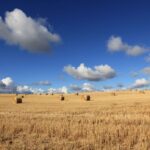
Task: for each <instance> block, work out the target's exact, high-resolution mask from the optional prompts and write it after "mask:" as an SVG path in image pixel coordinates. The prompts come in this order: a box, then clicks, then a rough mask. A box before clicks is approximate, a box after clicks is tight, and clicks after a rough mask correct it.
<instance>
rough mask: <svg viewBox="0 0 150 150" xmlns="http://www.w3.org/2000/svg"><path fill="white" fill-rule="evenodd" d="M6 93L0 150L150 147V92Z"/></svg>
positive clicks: (1, 100)
mask: <svg viewBox="0 0 150 150" xmlns="http://www.w3.org/2000/svg"><path fill="white" fill-rule="evenodd" d="M89 94H90V95H91V98H92V99H91V101H85V100H84V99H83V94H80V95H79V96H77V95H75V94H66V95H64V96H65V101H60V100H59V95H26V96H25V98H24V99H23V103H22V104H15V103H14V97H15V95H4V94H1V95H0V150H130V149H132V150H149V149H150V91H145V94H144V93H139V92H138V91H120V92H116V96H113V95H112V94H111V93H109V92H94V93H89Z"/></svg>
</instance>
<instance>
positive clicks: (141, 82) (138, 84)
mask: <svg viewBox="0 0 150 150" xmlns="http://www.w3.org/2000/svg"><path fill="white" fill-rule="evenodd" d="M149 85H150V82H149V81H148V80H146V79H145V78H141V79H137V80H135V82H134V83H133V85H132V88H144V87H147V86H149Z"/></svg>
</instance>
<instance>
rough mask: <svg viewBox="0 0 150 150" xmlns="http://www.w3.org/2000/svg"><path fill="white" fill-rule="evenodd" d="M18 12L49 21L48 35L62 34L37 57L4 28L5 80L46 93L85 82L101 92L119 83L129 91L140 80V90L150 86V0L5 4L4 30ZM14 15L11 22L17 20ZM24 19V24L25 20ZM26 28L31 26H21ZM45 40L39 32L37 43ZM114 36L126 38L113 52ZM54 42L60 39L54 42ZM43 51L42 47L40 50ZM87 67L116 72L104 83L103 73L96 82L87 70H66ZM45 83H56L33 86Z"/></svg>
mask: <svg viewBox="0 0 150 150" xmlns="http://www.w3.org/2000/svg"><path fill="white" fill-rule="evenodd" d="M16 8H17V9H18V10H20V11H21V12H22V13H23V14H25V15H26V17H30V18H32V20H33V21H34V22H36V23H37V22H38V20H44V24H43V23H41V22H40V23H41V24H42V25H43V26H44V27H45V28H46V29H47V30H48V32H50V33H52V34H53V35H54V34H57V35H58V36H59V39H57V40H56V39H54V37H51V38H53V39H50V40H49V39H48V41H47V42H49V43H50V47H51V46H52V49H50V48H49V47H48V48H49V49H50V50H49V49H46V50H47V51H48V52H47V53H36V52H34V53H33V52H31V51H32V50H33V49H32V50H29V49H30V48H28V47H27V45H26V46H23V45H22V43H25V42H24V41H21V42H20V41H19V42H20V43H19V44H18V41H17V40H18V39H17V38H16V36H14V35H13V38H10V37H11V36H12V31H10V30H8V32H9V33H8V35H7V34H6V36H5V35H4V34H2V31H1V30H0V39H1V40H0V53H1V58H0V80H2V79H4V78H7V77H10V78H11V79H12V80H13V82H14V84H15V85H16V86H17V85H21V86H24V85H28V86H31V87H34V88H43V89H47V88H50V87H51V88H60V87H62V86H66V87H69V86H70V85H77V86H82V85H83V84H84V83H89V84H91V85H93V86H94V88H96V89H101V88H102V87H103V86H112V87H115V86H116V85H117V84H118V83H122V84H124V86H125V87H127V86H130V85H135V84H137V83H136V80H140V82H139V84H140V85H138V86H137V87H145V86H146V87H147V85H149V74H150V69H149V68H148V69H149V70H148V69H147V70H146V72H145V70H144V68H145V67H149V60H148V58H149V57H148V56H149V47H150V40H149V39H150V38H149V37H150V29H149V28H150V11H149V10H150V2H149V1H148V0H132V1H129V0H122V1H120V0H113V1H111V0H101V1H99V0H92V1H91V0H82V1H81V0H61V1H60V0H45V1H35V0H32V1H29V0H14V1H13V2H11V1H8V0H2V1H1V9H0V16H1V17H2V22H3V23H4V24H5V26H7V23H6V21H5V19H6V18H7V17H6V15H5V14H6V12H9V13H13V12H15V9H16ZM16 13H17V11H16ZM11 17H12V18H10V20H11V19H14V18H13V16H11ZM39 18H40V19H39ZM41 18H44V19H41ZM19 19H20V20H19ZM19 19H18V20H19V21H21V19H22V18H19ZM11 21H12V20H11ZM38 23H39V22H38ZM14 24H15V23H14ZM14 24H13V25H14ZM0 27H1V25H0ZM22 28H30V26H29V25H26V24H22ZM15 29H16V28H15ZM16 30H17V29H16ZM37 30H38V28H37ZM3 31H4V30H3ZM21 31H22V30H21ZM23 31H24V30H23ZM29 31H30V29H29ZM10 32H11V33H10ZM23 33H26V32H23ZM53 35H52V36H53ZM26 36H28V35H26ZM40 36H41V35H40V34H39V39H36V40H42V41H43V39H42V36H41V37H40ZM30 37H31V36H30ZM30 37H29V38H30ZM112 37H114V39H112V40H115V39H116V38H119V39H120V40H121V42H122V43H121V44H122V45H121V46H120V47H119V49H117V48H113V47H111V48H108V41H109V40H110V39H111V38H112ZM15 38H16V39H15ZM36 38H37V37H36ZM44 38H45V36H44ZM14 39H15V41H14ZM46 40H47V39H46ZM52 40H55V41H54V43H53V41H52ZM33 42H34V40H33ZM112 42H115V41H112ZM8 43H9V44H8ZM10 43H11V44H10ZM39 43H40V42H39ZM51 43H52V45H51ZM32 44H33V43H32ZM35 44H36V43H34V44H33V45H35ZM41 44H43V43H42V42H41ZM115 44H117V43H115ZM135 46H138V50H137V49H136V50H135V51H134V55H133V54H130V52H129V51H132V52H133V48H135ZM136 48H137V47H136ZM42 50H43V49H42V48H41V49H40V52H42ZM44 50H45V49H44ZM34 51H36V49H35V48H34ZM137 51H140V52H141V53H138V52H137ZM135 53H136V54H135ZM145 59H147V61H146V60H145ZM82 63H83V64H84V65H85V66H86V67H89V68H91V69H92V71H93V70H94V66H101V65H108V66H110V67H111V69H113V70H114V72H115V74H114V75H112V76H110V77H107V78H105V79H102V76H103V75H101V72H98V77H99V79H98V80H94V81H91V80H89V79H88V77H84V73H85V72H84V71H85V70H84V71H83V72H82V73H83V74H81V72H80V74H78V73H79V72H78V71H77V70H76V71H77V72H75V75H74V74H73V73H69V72H67V71H65V70H64V67H65V66H68V65H71V66H72V67H75V69H76V68H77V67H79V66H80V64H82ZM135 72H136V73H137V76H135V77H132V75H131V74H132V73H135ZM86 73H89V72H86ZM95 73H96V72H95ZM89 74H90V73H89ZM89 74H88V75H89ZM96 74H97V73H96ZM102 74H103V73H102ZM92 75H93V74H92ZM92 75H91V74H90V76H92ZM106 76H107V75H106ZM142 79H144V80H142ZM41 81H49V82H50V83H51V85H47V86H45V85H44V84H43V85H42V84H39V85H37V84H36V85H33V83H35V82H41ZM143 82H144V83H143Z"/></svg>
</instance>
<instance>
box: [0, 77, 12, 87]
mask: <svg viewBox="0 0 150 150" xmlns="http://www.w3.org/2000/svg"><path fill="white" fill-rule="evenodd" d="M1 82H2V83H3V84H4V85H5V86H6V87H10V86H13V84H14V81H13V80H12V78H10V77H6V78H3V79H2V80H1Z"/></svg>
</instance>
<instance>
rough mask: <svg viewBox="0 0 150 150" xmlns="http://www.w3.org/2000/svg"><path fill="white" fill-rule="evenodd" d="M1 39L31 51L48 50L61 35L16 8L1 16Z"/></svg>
mask: <svg viewBox="0 0 150 150" xmlns="http://www.w3.org/2000/svg"><path fill="white" fill-rule="evenodd" d="M0 39H2V40H5V41H6V42H7V43H8V44H11V45H19V46H20V47H21V48H22V49H25V50H27V51H29V52H35V53H37V52H47V51H49V50H50V49H51V44H52V43H57V42H59V41H60V36H59V35H58V34H56V33H52V32H50V31H49V30H48V28H47V27H46V26H44V24H42V23H41V22H40V21H38V19H37V20H36V19H33V18H31V17H30V16H27V15H26V14H25V13H24V12H23V11H22V10H20V9H17V8H16V9H14V10H13V11H10V12H6V14H5V18H4V19H2V17H0Z"/></svg>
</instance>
